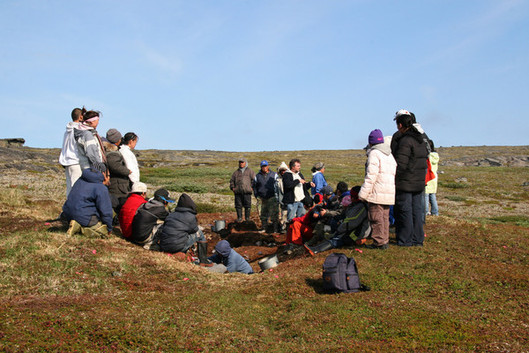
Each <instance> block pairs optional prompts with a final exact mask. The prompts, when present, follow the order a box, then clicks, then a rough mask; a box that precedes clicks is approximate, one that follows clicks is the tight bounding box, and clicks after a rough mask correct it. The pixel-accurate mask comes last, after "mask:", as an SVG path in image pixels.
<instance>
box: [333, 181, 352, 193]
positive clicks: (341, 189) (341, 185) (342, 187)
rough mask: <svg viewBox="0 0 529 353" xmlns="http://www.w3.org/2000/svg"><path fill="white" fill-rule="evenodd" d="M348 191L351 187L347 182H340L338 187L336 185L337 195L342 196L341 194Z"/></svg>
mask: <svg viewBox="0 0 529 353" xmlns="http://www.w3.org/2000/svg"><path fill="white" fill-rule="evenodd" d="M347 190H349V186H348V185H347V183H346V182H345V181H340V182H338V185H336V191H335V194H336V195H338V196H340V195H341V194H343V193H344V192H346V191H347Z"/></svg>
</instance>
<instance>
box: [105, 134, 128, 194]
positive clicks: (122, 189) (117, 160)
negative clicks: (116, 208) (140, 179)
mask: <svg viewBox="0 0 529 353" xmlns="http://www.w3.org/2000/svg"><path fill="white" fill-rule="evenodd" d="M103 145H104V147H105V150H106V157H107V166H108V171H109V172H110V185H109V186H108V191H110V193H111V194H112V195H114V196H116V197H117V198H121V197H126V196H127V195H128V193H129V192H130V179H129V174H130V170H129V168H127V165H126V164H125V160H124V159H123V156H122V155H121V153H119V151H118V146H116V145H114V144H111V143H108V142H103Z"/></svg>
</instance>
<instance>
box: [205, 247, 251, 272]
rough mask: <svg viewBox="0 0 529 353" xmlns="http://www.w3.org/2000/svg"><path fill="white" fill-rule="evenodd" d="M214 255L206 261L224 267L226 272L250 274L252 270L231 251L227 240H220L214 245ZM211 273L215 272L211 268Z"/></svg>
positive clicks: (241, 258) (246, 262) (239, 256)
mask: <svg viewBox="0 0 529 353" xmlns="http://www.w3.org/2000/svg"><path fill="white" fill-rule="evenodd" d="M215 252H216V254H215V255H213V256H210V257H209V258H208V259H209V260H211V261H212V262H214V263H216V264H222V265H224V266H225V267H226V269H227V270H228V272H230V273H231V272H241V273H246V274H248V275H249V274H252V273H253V270H252V267H251V266H250V264H249V263H248V261H246V260H245V259H244V257H242V256H241V255H239V254H238V253H237V252H236V251H235V250H233V249H232V248H231V246H230V243H228V241H227V240H221V241H219V242H218V243H217V245H215ZM212 271H214V272H217V270H215V269H214V267H212Z"/></svg>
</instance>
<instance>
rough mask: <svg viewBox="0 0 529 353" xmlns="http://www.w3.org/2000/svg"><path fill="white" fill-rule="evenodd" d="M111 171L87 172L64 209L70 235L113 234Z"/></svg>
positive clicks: (84, 171)
mask: <svg viewBox="0 0 529 353" xmlns="http://www.w3.org/2000/svg"><path fill="white" fill-rule="evenodd" d="M109 180H110V179H109V176H108V172H104V173H101V172H99V171H97V170H95V169H84V170H83V172H82V174H81V178H79V179H78V180H77V181H76V182H75V184H74V185H73V187H72V190H71V191H70V194H68V199H67V200H66V202H65V203H64V206H63V207H62V211H63V217H64V218H65V219H66V220H67V221H68V222H69V223H70V227H69V228H68V231H67V233H68V235H70V236H71V235H73V234H75V233H81V234H83V235H87V236H96V237H101V238H105V237H107V236H108V235H110V233H111V232H112V219H113V210H112V202H111V201H110V194H109V193H108V188H107V186H108V184H109V183H110V182H109Z"/></svg>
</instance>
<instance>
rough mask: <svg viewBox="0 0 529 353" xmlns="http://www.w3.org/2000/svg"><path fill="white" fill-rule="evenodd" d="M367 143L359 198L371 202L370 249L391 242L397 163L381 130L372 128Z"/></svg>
mask: <svg viewBox="0 0 529 353" xmlns="http://www.w3.org/2000/svg"><path fill="white" fill-rule="evenodd" d="M368 142H369V144H368V145H367V153H366V154H367V162H366V175H365V179H364V183H363V184H362V187H361V189H360V192H359V193H358V198H359V199H360V200H362V201H367V202H368V219H369V222H370V224H371V228H372V233H371V238H373V244H372V245H370V246H369V247H370V248H373V249H381V250H384V249H387V248H388V243H389V206H390V205H393V204H395V173H396V170H397V162H396V161H395V158H394V157H393V155H392V154H391V147H390V145H389V138H388V139H387V142H386V141H385V140H384V135H383V134H382V131H380V130H379V129H375V130H373V131H371V133H370V134H369V138H368Z"/></svg>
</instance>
